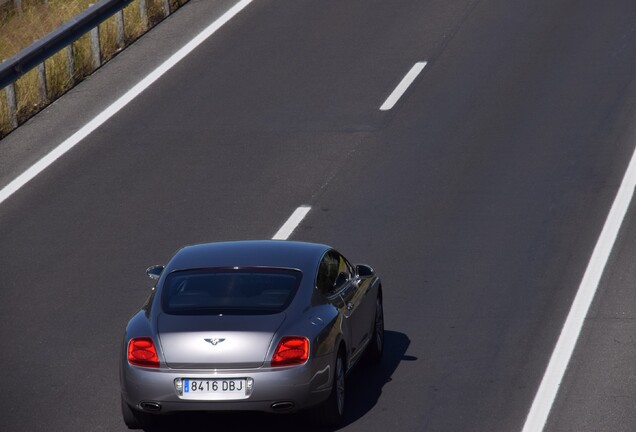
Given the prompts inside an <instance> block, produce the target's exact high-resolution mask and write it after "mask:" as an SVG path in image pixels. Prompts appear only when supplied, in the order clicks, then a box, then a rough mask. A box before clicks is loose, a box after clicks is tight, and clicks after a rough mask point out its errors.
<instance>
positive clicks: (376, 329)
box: [368, 296, 384, 363]
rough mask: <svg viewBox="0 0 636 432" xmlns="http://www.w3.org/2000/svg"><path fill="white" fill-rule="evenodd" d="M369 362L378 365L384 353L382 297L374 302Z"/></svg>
mask: <svg viewBox="0 0 636 432" xmlns="http://www.w3.org/2000/svg"><path fill="white" fill-rule="evenodd" d="M368 353H369V355H368V357H369V360H370V361H371V362H372V363H380V361H381V360H382V354H383V353H384V306H383V305H382V297H380V296H378V298H377V299H376V300H375V318H374V320H373V336H372V338H371V341H370V343H369V351H368Z"/></svg>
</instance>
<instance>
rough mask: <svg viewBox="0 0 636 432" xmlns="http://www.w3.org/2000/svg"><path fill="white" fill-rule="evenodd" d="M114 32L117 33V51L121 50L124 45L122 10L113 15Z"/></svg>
mask: <svg viewBox="0 0 636 432" xmlns="http://www.w3.org/2000/svg"><path fill="white" fill-rule="evenodd" d="M115 31H116V32H117V49H122V48H123V47H124V45H125V44H126V35H125V33H124V10H123V9H120V11H119V12H117V13H116V14H115Z"/></svg>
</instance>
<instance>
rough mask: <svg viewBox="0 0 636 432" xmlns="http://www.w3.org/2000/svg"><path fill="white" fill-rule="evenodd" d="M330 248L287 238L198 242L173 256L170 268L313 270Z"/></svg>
mask: <svg viewBox="0 0 636 432" xmlns="http://www.w3.org/2000/svg"><path fill="white" fill-rule="evenodd" d="M329 249H331V248H330V247H329V246H327V245H323V244H318V243H306V242H295V241H287V240H247V241H233V242H217V243H205V244H197V245H192V246H186V247H184V248H182V249H181V250H179V251H178V252H177V253H176V254H175V256H174V257H173V258H172V259H171V260H170V263H169V264H168V266H167V267H166V270H167V271H168V272H171V271H174V270H185V269H194V268H210V267H283V268H295V269H299V270H301V271H302V272H303V273H312V272H314V271H315V270H316V268H317V266H318V263H319V262H320V259H321V258H322V256H323V255H324V253H325V252H326V251H327V250H329Z"/></svg>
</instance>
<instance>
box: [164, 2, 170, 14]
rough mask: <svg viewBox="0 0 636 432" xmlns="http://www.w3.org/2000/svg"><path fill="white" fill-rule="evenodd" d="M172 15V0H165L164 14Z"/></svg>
mask: <svg viewBox="0 0 636 432" xmlns="http://www.w3.org/2000/svg"><path fill="white" fill-rule="evenodd" d="M168 15H170V0H163V16H164V17H167V16H168Z"/></svg>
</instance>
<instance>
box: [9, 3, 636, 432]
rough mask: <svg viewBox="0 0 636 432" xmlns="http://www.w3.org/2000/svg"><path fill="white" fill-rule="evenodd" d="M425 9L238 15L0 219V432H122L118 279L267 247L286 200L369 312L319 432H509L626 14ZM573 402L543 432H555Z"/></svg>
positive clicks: (550, 316)
mask: <svg viewBox="0 0 636 432" xmlns="http://www.w3.org/2000/svg"><path fill="white" fill-rule="evenodd" d="M446 3H447V2H443V1H438V2H426V3H423V2H417V1H403V2H401V3H400V7H399V8H396V7H395V5H394V4H393V3H389V2H381V1H374V2H368V1H366V2H362V1H359V2H358V1H356V2H354V1H352V2H347V3H346V4H345V5H343V4H342V2H337V1H330V2H321V3H320V4H316V3H315V2H309V1H289V2H281V1H277V2H274V1H271V2H270V1H259V2H257V3H256V4H253V5H250V7H249V8H248V9H246V10H245V11H244V12H243V13H241V15H239V16H238V17H237V18H235V20H233V21H232V22H231V23H230V24H228V26H227V27H226V28H224V29H223V30H222V31H221V32H220V33H219V34H218V35H215V36H214V38H212V39H211V40H210V41H208V42H206V43H205V44H204V45H203V46H201V47H200V48H199V49H197V50H196V51H195V52H194V53H193V54H192V55H191V56H190V57H188V58H187V59H186V60H185V61H184V62H183V63H181V64H180V65H178V66H177V67H176V68H175V69H174V70H173V71H171V72H169V73H168V74H167V75H166V77H164V78H163V79H162V80H160V81H159V82H158V83H156V84H155V85H154V86H153V87H151V88H150V89H148V91H146V92H145V93H144V94H143V95H142V96H141V97H140V98H139V99H138V100H136V101H134V102H133V103H132V104H131V105H130V106H129V107H127V108H125V109H124V110H123V111H122V112H121V113H120V114H118V115H117V116H115V118H113V119H112V120H111V121H109V122H108V123H107V124H106V125H105V126H104V127H102V128H100V129H99V130H98V131H96V132H95V133H94V134H92V135H91V136H90V137H88V138H87V139H86V141H85V142H84V143H82V144H81V146H80V147H79V148H77V149H75V150H73V152H71V153H70V154H68V155H67V156H65V157H64V158H63V159H62V160H60V161H59V162H58V163H56V164H55V165H54V166H53V167H51V168H50V169H49V170H47V171H46V172H44V173H43V174H42V175H41V176H40V177H38V178H37V179H35V180H34V181H33V182H32V184H29V185H28V186H27V187H26V188H25V189H24V190H22V191H20V192H19V193H18V194H17V195H16V196H14V197H12V198H11V200H10V201H8V202H6V203H4V204H3V206H2V207H1V208H0V263H2V276H1V278H2V279H1V280H2V290H1V291H0V315H1V316H2V317H3V326H2V327H1V328H0V338H1V339H2V340H3V345H4V346H6V347H11V349H6V350H3V351H2V353H1V354H0V364H1V365H2V368H1V370H2V372H0V374H2V375H0V376H1V377H2V380H3V382H4V383H5V384H6V385H7V387H8V388H10V389H11V391H10V392H5V393H3V395H2V396H1V398H2V399H1V403H2V406H3V407H8V408H7V409H6V410H3V416H2V417H1V418H0V429H1V430H50V429H55V430H123V428H124V427H123V424H122V423H121V420H120V418H119V413H118V393H117V392H118V383H117V365H116V361H117V355H118V349H119V338H120V336H121V332H122V330H123V325H124V324H125V321H126V319H127V318H128V317H129V316H130V315H131V314H132V313H133V312H134V311H135V310H136V308H137V307H138V306H139V305H140V304H141V303H142V302H143V299H144V297H145V296H146V295H147V292H148V286H149V282H148V281H147V280H146V279H145V276H144V275H143V269H144V268H145V267H146V266H147V265H149V264H154V263H160V262H165V261H166V260H167V259H168V257H169V256H170V254H171V253H172V252H173V251H174V250H175V249H176V248H177V247H179V246H180V245H183V244H187V243H192V242H199V241H208V240H225V239H240V238H268V237H271V236H272V235H273V234H274V233H275V232H276V230H277V229H278V227H279V226H280V224H282V223H283V222H284V220H285V219H286V218H287V216H288V215H289V214H290V213H291V212H292V211H293V209H295V208H296V207H297V206H298V205H301V204H309V205H312V211H311V212H310V213H309V215H308V216H307V218H306V219H305V221H303V223H302V224H301V226H300V227H299V228H298V230H297V231H296V232H295V233H294V235H293V238H294V239H299V240H311V241H321V242H326V243H331V244H333V245H334V246H336V247H337V248H339V249H340V250H341V251H342V252H343V253H345V254H346V255H348V256H351V257H352V258H354V259H358V260H360V261H366V262H369V263H371V264H373V265H374V266H375V267H376V268H377V270H378V271H379V272H380V273H381V274H382V275H383V278H384V280H385V289H386V290H387V293H390V294H388V295H387V296H386V310H387V329H388V330H389V333H388V335H387V344H388V347H389V348H390V350H389V353H388V355H387V358H386V359H385V361H384V363H383V365H382V368H381V369H380V370H379V371H371V372H373V373H372V374H370V375H371V376H372V378H370V379H369V378H367V376H366V375H365V373H364V372H365V371H364V370H362V371H358V372H356V373H355V374H354V375H353V376H352V377H351V381H350V382H351V384H352V387H353V389H352V391H351V393H352V397H354V398H356V401H354V402H353V403H352V404H351V406H350V408H351V412H350V417H349V419H348V425H347V426H346V427H345V428H344V429H345V430H365V431H367V430H387V429H388V428H399V429H400V430H435V431H446V430H447V431H456V430H484V431H486V430H488V431H493V430H497V431H509V430H520V429H521V426H522V425H523V421H524V418H525V415H526V413H527V410H528V409H529V407H530V403H531V402H532V398H533V396H534V391H536V387H537V386H538V383H539V380H540V378H541V375H542V373H543V369H544V367H545V364H546V363H547V359H548V357H549V354H550V351H551V349H552V346H553V345H554V342H555V341H556V337H557V336H558V331H559V329H560V325H561V324H562V322H563V319H564V317H565V314H566V313H567V309H568V308H569V304H570V301H571V298H572V296H573V295H574V292H575V290H576V287H577V286H578V282H579V280H580V277H581V275H582V272H583V270H584V268H585V265H586V264H587V259H588V258H589V254H590V252H591V249H592V247H593V245H594V242H595V240H596V236H597V235H598V232H599V231H600V227H601V225H602V223H603V220H604V217H605V215H606V213H607V210H608V208H609V205H610V203H611V200H612V198H613V195H614V193H615V189H616V187H617V184H618V182H619V181H620V178H621V176H622V173H623V171H624V168H625V164H626V163H627V160H628V158H629V156H630V154H631V151H632V149H633V145H634V140H633V138H634V134H633V129H632V128H631V125H632V124H633V123H634V122H633V119H634V118H635V117H634V114H636V113H634V107H633V103H632V102H633V100H634V99H633V96H634V94H635V93H634V88H633V86H630V85H631V84H632V80H633V77H634V71H635V69H636V64H635V63H636V56H634V54H635V53H636V52H635V51H636V43H635V41H634V40H633V39H634V38H633V37H631V36H630V35H631V32H632V31H633V25H632V24H631V23H632V22H635V21H634V14H636V6H634V5H632V4H630V3H629V2H627V1H616V2H613V3H612V4H611V5H603V4H597V3H598V2H593V1H591V0H588V1H583V2H572V1H538V2H534V3H533V4H532V5H527V4H526V2H521V1H512V2H511V1H503V0H499V1H492V0H491V1H484V0H482V1H480V2H469V1H466V2H455V3H454V4H453V6H448V5H447V4H446ZM188 7H198V6H197V4H196V3H193V4H191V5H190V6H186V8H188ZM421 60H428V61H429V65H428V66H427V68H426V69H425V71H424V72H423V73H422V75H421V76H420V78H419V79H418V80H417V81H416V83H415V84H414V85H413V87H412V88H411V89H410V90H409V91H408V92H407V94H406V95H405V96H404V98H403V99H402V100H400V102H398V104H397V105H396V107H395V108H394V109H393V110H392V111H390V112H387V113H381V112H380V111H379V109H378V108H379V106H380V104H381V103H382V102H383V101H384V99H385V98H386V96H387V95H388V94H389V93H390V91H391V90H392V88H393V87H394V86H395V85H396V84H397V82H398V81H399V80H400V79H401V77H402V76H403V75H404V73H406V71H408V69H409V68H410V67H411V66H412V65H413V63H415V62H416V61H421ZM103 73H108V70H107V69H105V70H104V71H103ZM184 76H185V77H187V79H185V80H184V79H183V77H184ZM34 127H35V126H34ZM0 144H1V143H0ZM628 238H629V237H628V236H627V237H625V242H626V243H625V245H626V246H625V247H626V248H628V246H629V244H630V243H629V240H628ZM629 256H630V255H629V253H627V259H626V260H625V261H627V262H626V263H625V264H623V265H622V266H620V264H618V263H617V265H618V266H619V267H617V270H616V272H619V273H620V272H621V271H622V272H625V271H626V270H625V268H626V267H624V266H625V265H627V266H628V264H629V259H628V258H629ZM621 269H622V270H621ZM625 284H626V287H627V286H629V274H627V275H626V277H625ZM608 286H610V287H611V283H610V285H608ZM630 292H631V291H629V289H627V288H625V289H624V290H623V292H622V295H623V296H627V298H628V299H629V296H630V295H631V294H630ZM605 295H606V294H604V293H603V292H602V293H601V296H603V297H602V299H606V297H605ZM621 299H624V297H620V293H619V299H618V300H611V297H609V298H608V300H605V301H606V302H614V303H613V304H621V303H622V301H621ZM600 330H604V329H600ZM604 335H605V332H602V333H601V332H599V335H598V336H597V337H598V338H599V339H603V337H604ZM586 354H587V353H586V352H583V353H581V355H579V353H578V352H577V357H576V359H577V360H576V361H577V362H579V361H580V362H583V364H584V362H585V361H586V359H587V358H589V357H587V355H586ZM621 366H622V369H621V371H622V373H623V374H625V375H624V376H627V375H628V374H629V369H628V368H629V366H628V365H625V364H624V362H623V363H621ZM366 372H369V371H366ZM586 377H587V375H586ZM598 380H599V381H601V382H603V378H602V376H600V377H599V378H598ZM566 384H567V382H566ZM627 392H629V390H627ZM577 400H578V399H576V398H570V399H568V398H566V400H565V401H564V402H559V403H560V404H561V405H559V406H560V407H567V406H569V407H570V408H569V409H570V410H572V411H571V412H572V414H568V413H569V411H566V410H565V408H564V409H560V410H559V411H558V412H559V413H561V412H565V415H564V417H563V419H561V417H560V416H557V417H555V420H553V422H552V423H550V427H552V429H551V430H578V429H570V427H571V425H572V423H571V421H570V420H568V419H569V418H571V417H576V410H577V409H580V406H577V403H576V401H577ZM593 402H594V403H597V400H593V401H591V402H590V403H589V405H592V404H593ZM601 402H602V405H601V407H604V408H600V409H606V410H608V411H611V410H612V407H613V406H614V405H612V404H613V401H612V400H611V399H605V400H601ZM568 404H569V405H568ZM624 406H627V403H626V404H625V405H624ZM621 412H622V415H621V416H619V417H620V418H619V419H616V422H617V424H623V425H625V427H626V428H625V429H624V430H630V428H629V425H633V424H634V420H633V417H631V416H630V414H629V413H628V412H627V409H626V408H625V409H624V410H622V411H621ZM34 413H37V415H34ZM183 421H189V422H190V423H189V424H190V425H192V426H193V427H202V426H205V425H210V424H214V425H215V426H219V425H221V426H226V427H229V426H232V427H234V428H239V429H246V428H248V427H260V428H265V429H268V428H272V429H273V428H279V427H282V428H283V429H289V430H291V429H293V428H297V427H298V426H305V424H304V421H303V418H302V416H296V417H292V418H291V419H280V418H273V419H272V418H269V417H265V418H263V417H262V416H197V417H195V418H194V419H192V418H186V419H183V418H181V417H179V418H177V419H173V421H172V422H171V423H169V426H171V427H173V428H174V427H177V426H179V425H181V424H182V422H183ZM620 422H622V423H620ZM631 429H633V427H632V428H631ZM588 430H598V429H594V428H590V429H588Z"/></svg>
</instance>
